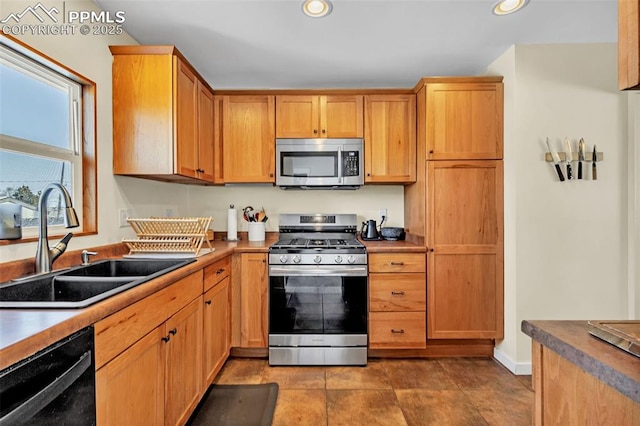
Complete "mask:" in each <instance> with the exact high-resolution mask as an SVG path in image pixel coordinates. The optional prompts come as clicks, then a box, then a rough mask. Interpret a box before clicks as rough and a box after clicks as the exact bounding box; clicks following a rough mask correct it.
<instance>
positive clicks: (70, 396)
mask: <svg viewBox="0 0 640 426" xmlns="http://www.w3.org/2000/svg"><path fill="white" fill-rule="evenodd" d="M22 424H25V425H27V424H28V425H57V426H62V425H82V426H87V425H95V424H96V398H95V362H94V354H93V327H87V328H84V329H82V330H80V331H78V332H76V333H74V334H72V335H70V336H68V337H66V338H64V339H62V340H60V341H58V342H56V343H54V344H53V345H51V346H49V347H47V348H45V349H43V350H41V351H40V352H38V353H36V354H34V355H32V356H30V357H29V358H27V359H24V360H22V361H20V362H18V363H16V364H14V365H12V366H11V367H7V368H6V369H4V370H2V371H0V426H8V425H22Z"/></svg>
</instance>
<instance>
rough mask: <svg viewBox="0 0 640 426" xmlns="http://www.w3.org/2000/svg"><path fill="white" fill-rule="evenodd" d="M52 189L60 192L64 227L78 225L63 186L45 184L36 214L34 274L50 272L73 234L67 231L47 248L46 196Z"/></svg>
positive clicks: (67, 193)
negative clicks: (36, 237) (38, 227)
mask: <svg viewBox="0 0 640 426" xmlns="http://www.w3.org/2000/svg"><path fill="white" fill-rule="evenodd" d="M54 189H58V191H60V192H61V193H62V199H63V201H64V226H65V228H75V227H77V226H78V225H79V222H78V216H77V214H76V211H75V210H74V209H73V205H72V204H73V203H72V202H71V196H70V195H69V192H67V190H66V189H65V187H64V186H62V185H60V184H59V183H56V182H53V183H50V184H49V185H47V186H46V187H45V188H44V190H43V191H42V194H41V195H40V200H39V202H38V214H39V216H40V233H39V234H38V248H37V249H36V274H41V273H45V272H51V265H52V264H53V262H54V261H55V260H56V259H57V258H58V256H60V255H61V254H62V253H64V251H65V250H66V249H67V243H68V242H69V240H70V239H71V237H72V236H73V234H72V233H68V234H67V235H65V236H64V238H63V239H62V240H60V242H59V243H58V244H56V245H55V247H54V248H53V249H50V248H49V241H48V237H47V223H48V217H47V198H49V194H51V192H52V191H53V190H54Z"/></svg>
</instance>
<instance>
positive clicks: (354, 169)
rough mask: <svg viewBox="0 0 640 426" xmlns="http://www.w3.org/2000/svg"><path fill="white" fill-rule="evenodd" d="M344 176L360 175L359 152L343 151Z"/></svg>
mask: <svg viewBox="0 0 640 426" xmlns="http://www.w3.org/2000/svg"><path fill="white" fill-rule="evenodd" d="M342 169H343V176H345V177H347V176H359V175H360V153H359V152H358V151H342Z"/></svg>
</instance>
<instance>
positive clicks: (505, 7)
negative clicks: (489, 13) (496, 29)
mask: <svg viewBox="0 0 640 426" xmlns="http://www.w3.org/2000/svg"><path fill="white" fill-rule="evenodd" d="M527 3H529V0H500V1H499V2H498V3H496V4H495V6H493V13H494V14H495V15H508V14H510V13H513V12H517V11H518V10H520V9H522V8H523V7H525V6H526V5H527Z"/></svg>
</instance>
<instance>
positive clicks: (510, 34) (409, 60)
mask: <svg viewBox="0 0 640 426" xmlns="http://www.w3.org/2000/svg"><path fill="white" fill-rule="evenodd" d="M302 1H303V0H206V1H205V0H96V3H97V4H98V6H99V7H101V8H102V9H104V10H108V11H110V12H114V13H115V12H116V11H124V12H125V22H124V24H123V27H124V29H125V31H126V32H127V33H129V34H130V35H131V36H132V37H133V38H135V39H136V40H137V41H138V42H139V43H140V44H173V45H175V46H177V48H178V49H179V50H180V51H181V52H182V53H183V54H184V55H185V56H186V58H187V59H188V60H189V62H191V63H192V64H193V66H194V67H195V68H196V69H197V70H198V72H199V73H200V74H201V75H202V76H203V77H204V78H205V79H206V80H207V81H208V82H209V84H210V85H211V86H212V87H213V88H214V89H250V88H255V89H259V88H272V89H276V88H342V87H350V88H360V87H367V88H374V87H391V88H400V87H402V88H408V87H413V86H414V85H415V83H416V82H417V81H418V80H419V79H420V77H423V76H445V75H446V76H458V75H480V74H483V73H484V71H485V69H486V68H487V66H488V65H489V64H491V62H493V61H494V60H495V59H496V58H497V57H499V56H500V55H501V54H502V53H503V52H504V51H505V50H507V49H508V48H509V47H510V46H511V45H514V44H537V43H599V42H608V43H615V42H617V38H618V37H617V1H616V0H531V1H530V3H529V4H528V5H527V6H526V7H525V8H524V9H522V10H521V11H519V12H517V13H515V14H512V15H507V16H501V17H500V16H495V15H493V14H492V13H491V9H492V6H493V4H494V3H495V0H386V1H383V0H333V12H332V13H331V15H329V16H327V17H325V18H321V19H313V18H309V17H307V16H305V15H304V14H303V13H302Z"/></svg>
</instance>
